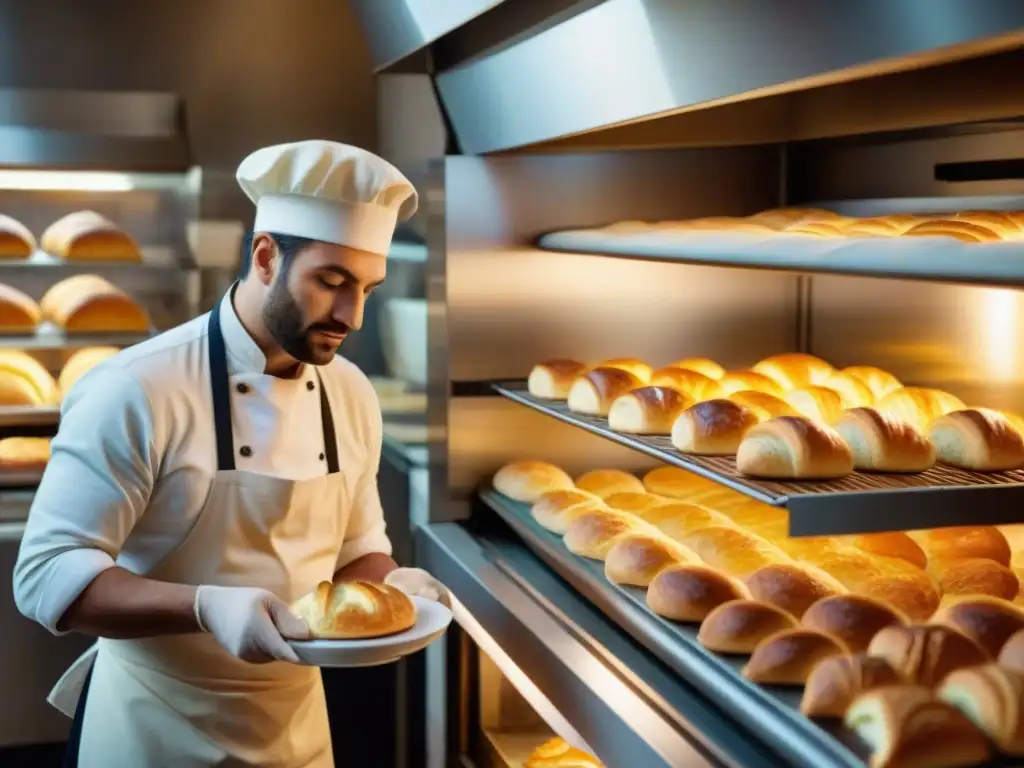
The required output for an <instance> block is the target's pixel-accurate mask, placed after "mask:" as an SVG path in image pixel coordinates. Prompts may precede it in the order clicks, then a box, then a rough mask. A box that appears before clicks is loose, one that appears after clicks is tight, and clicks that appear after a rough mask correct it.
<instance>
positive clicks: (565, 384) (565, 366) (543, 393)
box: [526, 360, 587, 400]
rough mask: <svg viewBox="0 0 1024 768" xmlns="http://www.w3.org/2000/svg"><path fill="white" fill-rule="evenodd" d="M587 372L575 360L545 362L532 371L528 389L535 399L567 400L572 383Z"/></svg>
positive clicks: (538, 364) (527, 382)
mask: <svg viewBox="0 0 1024 768" xmlns="http://www.w3.org/2000/svg"><path fill="white" fill-rule="evenodd" d="M586 372H587V366H586V365H584V364H583V363H578V362H576V361H575V360H545V361H544V362H542V363H537V365H535V366H533V369H532V370H531V371H530V377H529V379H527V381H526V388H527V389H528V390H529V391H530V394H531V395H533V396H534V397H539V398H542V399H544V400H565V399H566V398H567V397H568V396H569V388H570V387H572V383H573V382H574V381H576V379H578V378H579V377H580V376H582V375H583V374H584V373H586Z"/></svg>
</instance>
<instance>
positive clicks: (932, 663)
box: [868, 624, 991, 688]
mask: <svg viewBox="0 0 1024 768" xmlns="http://www.w3.org/2000/svg"><path fill="white" fill-rule="evenodd" d="M868 655H869V656H877V657H878V658H881V659H885V660H886V661H887V662H889V664H890V665H892V668H893V669H895V670H896V671H897V672H899V673H900V674H901V675H902V676H903V678H904V679H905V680H906V681H907V682H909V683H914V684H915V685H924V686H927V687H929V688H933V687H935V686H936V685H938V684H939V683H940V682H942V680H944V679H945V677H946V675H948V674H949V673H950V672H953V671H954V670H957V669H963V668H964V667H973V666H975V665H977V664H985V663H987V662H989V661H990V660H991V659H990V658H989V655H988V654H987V653H986V652H985V650H984V649H983V648H982V647H981V646H980V645H978V644H977V643H976V642H974V641H973V640H971V639H970V638H969V637H967V636H966V635H963V634H961V633H960V632H957V631H956V630H955V629H951V628H949V627H946V626H943V625H941V624H934V625H921V624H917V625H913V626H902V625H900V624H890V625H889V626H887V627H883V628H882V629H880V630H879V631H878V632H877V633H876V634H875V636H874V638H873V639H872V640H871V644H870V645H869V646H868Z"/></svg>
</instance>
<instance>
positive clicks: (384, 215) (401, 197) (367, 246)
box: [235, 140, 417, 256]
mask: <svg viewBox="0 0 1024 768" xmlns="http://www.w3.org/2000/svg"><path fill="white" fill-rule="evenodd" d="M235 177H236V178H237V179H238V184H239V186H241V187H242V191H244V192H245V194H246V195H248V196H249V199H250V200H252V201H253V202H254V203H255V204H256V222H255V225H254V226H253V229H254V231H256V232H271V233H275V234H279V235H294V236H296V237H305V238H308V239H310V240H319V241H320V242H324V243H336V244H337V245H344V246H348V247H349V248H357V249H359V250H361V251H369V252H371V253H379V254H381V255H384V256H386V255H387V253H388V248H389V247H390V245H391V236H392V235H393V234H394V232H395V226H396V225H397V224H398V222H400V221H405V220H406V219H408V218H409V217H410V216H412V215H413V214H414V213H415V212H416V206H417V195H416V189H415V188H414V187H413V185H412V184H411V183H410V182H409V180H408V179H407V178H405V176H403V175H402V173H401V172H400V171H399V170H398V169H397V168H395V166H393V165H392V164H391V163H389V162H388V161H387V160H384V159H383V158H380V157H377V155H375V154H373V153H372V152H367V151H366V150H365V149H359V147H352V146H349V145H347V144H338V143H337V142H334V141H317V140H312V141H298V142H294V143H292V144H278V145H276V146H273V147H264V148H263V149H258V150H256V151H255V152H253V153H252V154H251V155H249V156H248V157H247V158H245V159H244V160H243V161H242V163H241V165H239V166H238V171H237V172H236V174H235Z"/></svg>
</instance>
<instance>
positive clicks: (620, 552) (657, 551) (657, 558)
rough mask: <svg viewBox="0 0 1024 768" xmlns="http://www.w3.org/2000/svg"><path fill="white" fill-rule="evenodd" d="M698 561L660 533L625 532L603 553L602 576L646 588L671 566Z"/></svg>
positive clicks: (614, 582) (619, 582)
mask: <svg viewBox="0 0 1024 768" xmlns="http://www.w3.org/2000/svg"><path fill="white" fill-rule="evenodd" d="M698 562H699V560H698V558H697V556H696V555H695V554H694V553H693V552H692V551H690V550H689V549H687V548H686V547H684V546H683V545H682V544H679V543H678V542H676V541H673V540H672V539H670V538H668V537H667V536H662V535H661V534H660V533H657V532H653V533H627V534H625V535H623V536H620V537H618V538H617V539H616V541H615V544H613V545H612V547H611V549H609V550H608V553H607V555H605V559H604V575H605V577H606V578H607V579H608V581H610V582H612V584H624V585H629V586H633V587H646V586H647V585H648V584H650V583H651V579H653V578H654V577H655V576H657V575H658V574H659V573H661V571H663V570H665V568H667V567H668V566H670V565H678V564H682V563H690V564H695V563H698Z"/></svg>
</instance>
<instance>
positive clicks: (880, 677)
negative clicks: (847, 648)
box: [800, 653, 902, 719]
mask: <svg viewBox="0 0 1024 768" xmlns="http://www.w3.org/2000/svg"><path fill="white" fill-rule="evenodd" d="M900 682H902V681H901V680H900V676H899V675H898V674H897V673H896V670H894V669H893V668H892V667H891V666H889V662H887V661H886V660H885V659H876V658H873V657H871V656H868V655H867V654H865V653H855V654H852V655H844V656H830V657H829V658H827V659H825V660H824V661H822V662H821V663H820V664H818V665H816V666H815V667H814V669H812V670H811V674H810V675H808V677H807V682H806V684H805V686H804V695H803V699H801V701H800V711H801V712H802V713H803V714H804V715H805V716H807V717H814V718H821V719H824V718H836V719H842V717H843V715H844V714H846V710H847V709H849V707H850V704H852V703H853V700H854V699H856V698H857V697H858V696H860V695H861V694H862V693H867V692H868V691H871V690H874V689H875V688H881V687H883V686H886V685H897V684H899V683H900Z"/></svg>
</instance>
